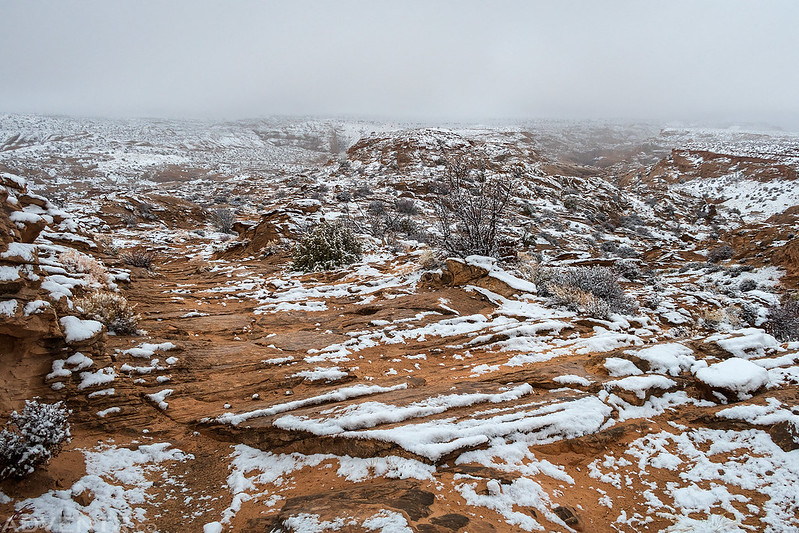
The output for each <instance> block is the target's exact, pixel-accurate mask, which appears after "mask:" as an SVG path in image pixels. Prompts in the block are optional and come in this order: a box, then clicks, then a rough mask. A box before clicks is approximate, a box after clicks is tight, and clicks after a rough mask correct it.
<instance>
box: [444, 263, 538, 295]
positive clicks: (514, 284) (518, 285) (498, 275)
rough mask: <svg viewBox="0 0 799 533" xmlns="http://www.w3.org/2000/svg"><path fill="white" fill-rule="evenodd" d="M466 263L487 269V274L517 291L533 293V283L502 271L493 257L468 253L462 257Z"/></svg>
mask: <svg viewBox="0 0 799 533" xmlns="http://www.w3.org/2000/svg"><path fill="white" fill-rule="evenodd" d="M452 260H453V261H459V260H458V259H452ZM463 262H465V263H466V264H467V265H473V266H476V267H480V268H483V269H485V270H487V271H488V275H489V276H490V277H492V278H494V279H497V280H499V281H501V282H503V283H505V284H506V285H507V286H508V287H510V288H511V289H516V290H517V291H520V292H523V293H525V292H526V293H529V294H535V293H536V291H537V289H536V286H535V283H531V282H529V281H527V280H524V279H521V278H517V277H516V276H513V275H511V274H509V273H508V272H506V271H504V270H503V269H502V268H500V267H499V266H498V265H497V260H496V259H494V258H493V257H486V256H482V255H470V256H468V257H466V258H465V259H464V261H463Z"/></svg>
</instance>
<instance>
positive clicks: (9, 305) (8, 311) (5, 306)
mask: <svg viewBox="0 0 799 533" xmlns="http://www.w3.org/2000/svg"><path fill="white" fill-rule="evenodd" d="M17 307H18V303H17V301H16V300H5V301H0V315H4V316H7V317H12V318H13V317H14V315H15V314H16V312H17Z"/></svg>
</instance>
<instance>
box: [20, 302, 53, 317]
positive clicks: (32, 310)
mask: <svg viewBox="0 0 799 533" xmlns="http://www.w3.org/2000/svg"><path fill="white" fill-rule="evenodd" d="M48 307H50V302H46V301H44V300H33V301H32V302H28V303H26V304H25V309H24V312H25V316H30V315H35V314H38V313H41V312H42V311H44V310H45V309H47V308H48Z"/></svg>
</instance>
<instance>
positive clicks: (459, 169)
mask: <svg viewBox="0 0 799 533" xmlns="http://www.w3.org/2000/svg"><path fill="white" fill-rule="evenodd" d="M520 175H521V171H520V170H515V171H514V172H513V174H512V175H507V174H498V175H489V174H488V172H487V171H486V169H485V167H484V166H483V165H482V163H480V162H479V161H473V160H472V161H470V160H465V159H462V160H457V161H454V162H450V163H449V165H448V166H447V168H446V171H445V172H444V176H443V178H442V179H441V180H440V181H439V182H436V183H434V184H433V186H431V187H430V188H431V190H435V191H436V192H437V193H438V194H436V195H435V196H434V200H433V204H434V207H435V211H436V218H437V227H438V230H439V232H440V233H441V244H442V246H443V247H444V249H445V250H446V251H447V252H449V253H452V254H455V255H458V256H461V257H465V256H468V255H473V254H477V255H487V256H496V255H497V253H498V240H499V239H498V237H499V234H500V233H501V232H502V231H503V229H504V227H505V225H506V219H507V207H508V203H509V202H510V199H511V194H512V192H513V190H514V189H515V187H516V182H517V179H518V178H519V177H520Z"/></svg>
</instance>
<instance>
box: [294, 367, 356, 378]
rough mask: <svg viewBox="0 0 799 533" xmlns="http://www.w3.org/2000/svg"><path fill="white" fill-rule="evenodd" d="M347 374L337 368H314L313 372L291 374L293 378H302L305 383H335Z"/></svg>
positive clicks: (304, 371) (305, 371)
mask: <svg viewBox="0 0 799 533" xmlns="http://www.w3.org/2000/svg"><path fill="white" fill-rule="evenodd" d="M348 375H349V374H348V373H347V372H345V371H343V370H341V369H339V367H337V366H336V367H331V368H322V367H316V368H315V369H313V370H303V371H302V372H297V373H296V374H292V376H291V377H293V378H304V379H305V380H306V381H322V380H325V381H337V380H339V379H341V378H345V377H347V376H348Z"/></svg>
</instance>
